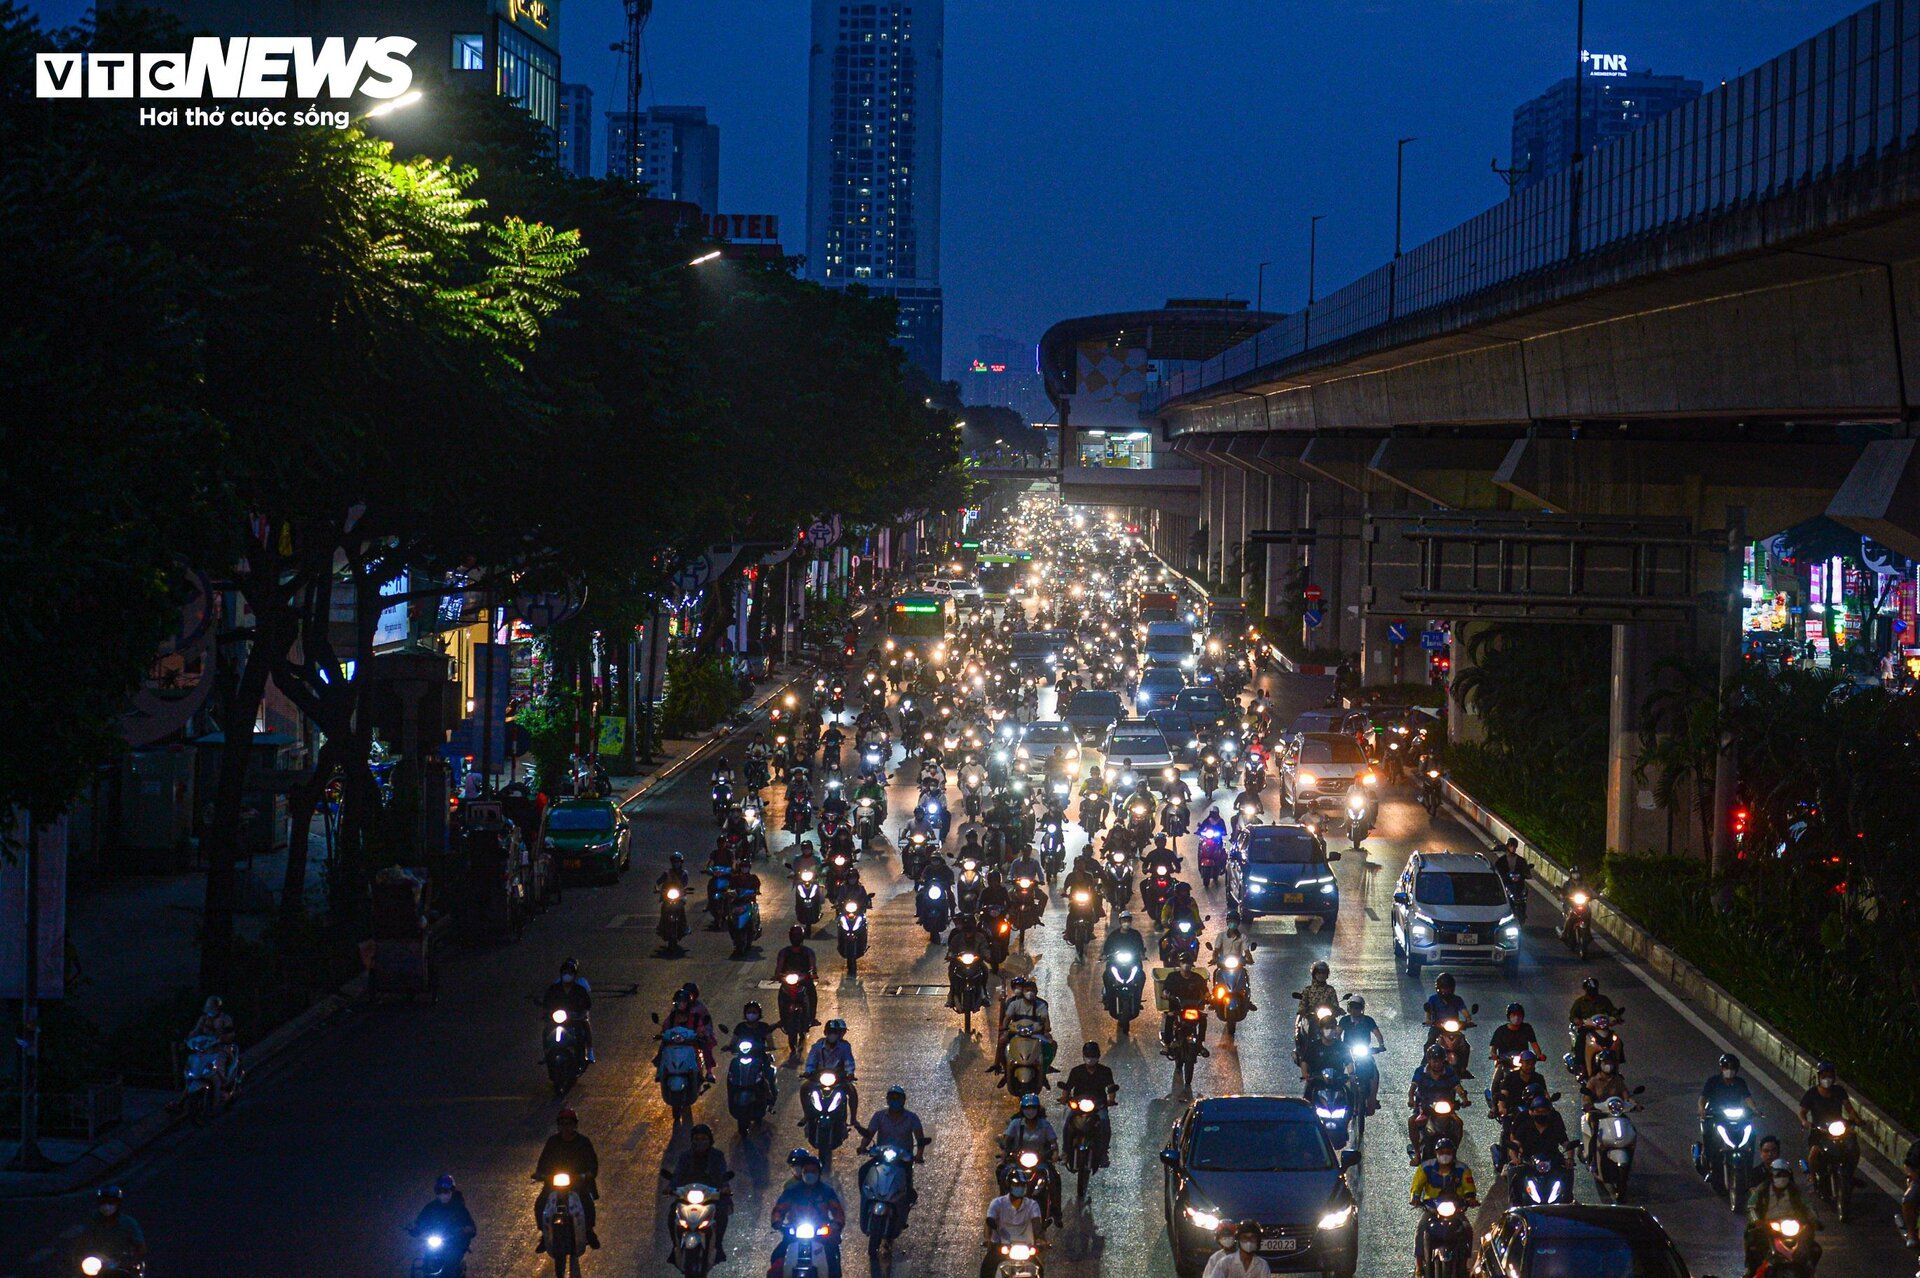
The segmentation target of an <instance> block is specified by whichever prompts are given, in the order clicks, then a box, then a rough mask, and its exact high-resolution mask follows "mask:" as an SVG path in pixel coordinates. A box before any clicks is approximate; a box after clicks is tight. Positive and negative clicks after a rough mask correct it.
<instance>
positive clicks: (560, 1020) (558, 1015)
mask: <svg viewBox="0 0 1920 1278" xmlns="http://www.w3.org/2000/svg"><path fill="white" fill-rule="evenodd" d="M553 1023H554V1024H555V1025H565V1024H566V1023H567V1009H566V1008H564V1007H556V1008H554V1009H553Z"/></svg>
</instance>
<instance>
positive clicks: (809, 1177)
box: [800, 1171, 820, 1185]
mask: <svg viewBox="0 0 1920 1278" xmlns="http://www.w3.org/2000/svg"><path fill="white" fill-rule="evenodd" d="M800 1179H801V1180H802V1181H803V1182H805V1183H806V1184H809V1185H817V1184H819V1183H820V1173H819V1172H817V1171H807V1172H801V1173H800Z"/></svg>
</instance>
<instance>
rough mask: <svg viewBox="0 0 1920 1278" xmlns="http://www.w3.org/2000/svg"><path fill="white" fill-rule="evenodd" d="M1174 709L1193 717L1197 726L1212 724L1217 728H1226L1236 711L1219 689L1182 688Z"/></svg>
mask: <svg viewBox="0 0 1920 1278" xmlns="http://www.w3.org/2000/svg"><path fill="white" fill-rule="evenodd" d="M1173 708H1174V709H1175V710H1178V711H1181V712H1182V713H1184V714H1190V715H1192V716H1193V718H1194V722H1195V724H1196V725H1198V724H1202V723H1211V724H1213V725H1214V726H1215V727H1221V726H1224V725H1225V724H1226V723H1227V721H1228V720H1229V719H1230V718H1231V717H1232V716H1233V714H1234V709H1235V708H1234V707H1233V706H1232V705H1230V704H1228V702H1227V699H1226V697H1224V696H1223V695H1221V692H1220V689H1218V688H1182V689H1181V690H1180V695H1179V696H1177V697H1175V698H1174V699H1173Z"/></svg>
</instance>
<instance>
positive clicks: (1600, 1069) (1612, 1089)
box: [1580, 1051, 1633, 1161]
mask: <svg viewBox="0 0 1920 1278" xmlns="http://www.w3.org/2000/svg"><path fill="white" fill-rule="evenodd" d="M1632 1095H1633V1093H1632V1092H1631V1091H1630V1090H1629V1089H1628V1087H1627V1080H1626V1079H1624V1078H1622V1077H1621V1076H1620V1064H1619V1062H1618V1061H1616V1060H1614V1057H1613V1053H1612V1052H1608V1051H1600V1052H1595V1053H1594V1056H1593V1074H1592V1076H1591V1077H1590V1078H1588V1079H1587V1081H1586V1082H1584V1083H1582V1084H1580V1104H1581V1109H1582V1113H1583V1115H1584V1117H1585V1120H1586V1121H1585V1122H1583V1123H1582V1124H1581V1125H1582V1127H1583V1128H1584V1129H1585V1131H1584V1134H1585V1135H1586V1137H1587V1147H1586V1148H1585V1149H1584V1150H1583V1151H1582V1154H1581V1156H1582V1157H1584V1158H1586V1159H1587V1160H1588V1161H1592V1159H1593V1158H1594V1156H1595V1147H1594V1142H1596V1141H1598V1140H1599V1139H1600V1116H1601V1114H1602V1113H1603V1112H1604V1110H1605V1108H1606V1104H1607V1102H1608V1101H1610V1100H1612V1099H1614V1098H1615V1097H1625V1098H1627V1099H1631V1098H1632Z"/></svg>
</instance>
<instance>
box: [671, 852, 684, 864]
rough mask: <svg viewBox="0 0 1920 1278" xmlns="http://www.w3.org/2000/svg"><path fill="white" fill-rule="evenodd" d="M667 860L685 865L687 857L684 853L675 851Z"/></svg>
mask: <svg viewBox="0 0 1920 1278" xmlns="http://www.w3.org/2000/svg"><path fill="white" fill-rule="evenodd" d="M667 860H668V861H669V862H671V863H672V864H674V865H685V864H686V861H687V858H686V856H685V855H684V854H683V853H680V852H675V853H674V854H673V855H672V856H670V857H668V858H667Z"/></svg>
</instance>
